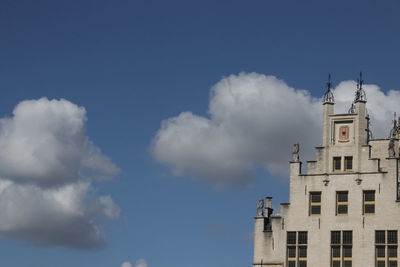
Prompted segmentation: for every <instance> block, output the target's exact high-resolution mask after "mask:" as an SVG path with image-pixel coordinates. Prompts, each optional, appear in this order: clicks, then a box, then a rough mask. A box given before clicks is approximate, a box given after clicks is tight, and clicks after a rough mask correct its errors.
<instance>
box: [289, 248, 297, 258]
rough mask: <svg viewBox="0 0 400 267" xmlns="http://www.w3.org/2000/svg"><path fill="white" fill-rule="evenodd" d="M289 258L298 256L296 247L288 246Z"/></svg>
mask: <svg viewBox="0 0 400 267" xmlns="http://www.w3.org/2000/svg"><path fill="white" fill-rule="evenodd" d="M287 251H288V253H287V254H288V258H296V247H288V250H287Z"/></svg>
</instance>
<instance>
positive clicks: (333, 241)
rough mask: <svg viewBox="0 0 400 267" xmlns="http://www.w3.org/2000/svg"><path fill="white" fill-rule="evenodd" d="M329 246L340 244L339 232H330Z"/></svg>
mask: <svg viewBox="0 0 400 267" xmlns="http://www.w3.org/2000/svg"><path fill="white" fill-rule="evenodd" d="M331 244H340V231H332V232H331Z"/></svg>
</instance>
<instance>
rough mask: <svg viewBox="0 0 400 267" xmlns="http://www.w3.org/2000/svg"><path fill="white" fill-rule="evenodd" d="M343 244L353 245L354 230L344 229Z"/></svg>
mask: <svg viewBox="0 0 400 267" xmlns="http://www.w3.org/2000/svg"><path fill="white" fill-rule="evenodd" d="M343 244H348V245H351V244H353V232H352V231H343Z"/></svg>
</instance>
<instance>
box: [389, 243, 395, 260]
mask: <svg viewBox="0 0 400 267" xmlns="http://www.w3.org/2000/svg"><path fill="white" fill-rule="evenodd" d="M388 256H389V258H397V246H389V247H388Z"/></svg>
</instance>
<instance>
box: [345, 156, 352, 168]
mask: <svg viewBox="0 0 400 267" xmlns="http://www.w3.org/2000/svg"><path fill="white" fill-rule="evenodd" d="M344 170H345V171H351V170H353V157H350V156H349V157H344Z"/></svg>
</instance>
